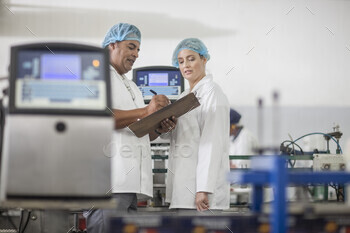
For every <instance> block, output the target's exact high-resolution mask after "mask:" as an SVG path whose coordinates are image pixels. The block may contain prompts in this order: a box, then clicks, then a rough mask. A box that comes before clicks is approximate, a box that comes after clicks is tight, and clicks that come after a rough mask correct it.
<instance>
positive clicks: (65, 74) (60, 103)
mask: <svg viewBox="0 0 350 233" xmlns="http://www.w3.org/2000/svg"><path fill="white" fill-rule="evenodd" d="M105 62H106V61H105V59H104V54H103V53H100V52H93V51H59V52H52V51H49V50H23V51H19V52H18V55H17V64H16V69H15V75H14V76H15V78H16V79H15V108H17V109H75V110H104V109H105V108H106V106H107V97H106V96H107V95H106V77H105V76H106V70H105Z"/></svg>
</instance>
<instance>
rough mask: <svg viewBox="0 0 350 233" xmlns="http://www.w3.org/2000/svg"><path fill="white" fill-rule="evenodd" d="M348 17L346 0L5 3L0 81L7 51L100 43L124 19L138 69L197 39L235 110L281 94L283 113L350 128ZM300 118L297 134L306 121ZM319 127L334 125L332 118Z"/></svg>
mask: <svg viewBox="0 0 350 233" xmlns="http://www.w3.org/2000/svg"><path fill="white" fill-rule="evenodd" d="M349 12H350V1H347V0H308V1H306V0H294V1H292V0H217V1H214V0H212V1H209V0H206V1H205V0H204V1H188V0H177V1H162V0H148V1H141V0H136V1H115V0H100V1H84V0H75V1H69V0H61V1H54V0H46V1H39V0H2V4H1V5H0V61H1V63H0V77H1V76H5V75H7V66H8V64H9V48H10V46H11V45H13V44H16V43H27V42H30V41H38V40H39V41H46V40H50V41H51V40H55V41H57V40H59V41H62V40H64V41H77V42H81V43H90V44H94V45H99V44H100V43H101V40H102V38H103V37H104V35H105V33H106V31H107V30H108V29H109V28H110V27H111V26H112V25H113V24H115V23H117V22H129V23H133V24H135V25H137V26H138V27H139V28H140V29H141V31H142V36H143V40H142V45H141V53H140V57H139V59H138V61H137V62H136V63H135V67H139V66H147V65H170V64H171V61H170V59H171V55H172V51H173V49H174V47H175V46H176V44H177V43H178V42H179V41H180V40H181V39H183V38H185V37H199V38H201V39H202V40H203V41H204V42H205V43H206V45H207V47H208V48H209V52H210V54H211V57H212V59H211V60H210V61H209V62H208V66H207V68H208V70H209V71H210V72H212V73H213V74H214V77H215V79H216V81H217V82H218V83H219V84H220V85H221V86H222V88H223V90H224V91H225V92H226V94H227V96H228V97H229V100H230V103H231V105H232V106H234V107H236V108H246V107H249V108H254V106H256V103H257V99H258V98H260V97H261V98H263V99H264V100H265V103H266V105H268V106H270V105H271V103H272V98H271V95H272V92H273V91H278V92H279V93H280V97H281V98H280V101H279V105H280V106H281V107H284V108H290V107H297V108H299V107H300V108H308V107H313V108H315V113H314V114H315V116H314V118H317V116H318V115H319V113H320V112H323V111H327V109H329V107H337V109H339V111H337V113H338V114H339V121H340V119H342V120H341V121H342V122H343V123H342V124H343V125H344V124H345V126H344V127H343V128H344V129H349V127H350V126H349V125H350V124H349V123H348V121H347V117H346V116H348V115H346V114H348V113H346V114H345V112H348V109H349V107H350V94H349V91H348V89H349V87H350V77H349V74H350V65H349V64H350V14H349ZM129 76H130V75H129ZM301 114H302V113H301ZM285 117H287V116H285ZM335 117H336V116H335ZM247 118H249V117H247ZM311 118H312V117H310V118H309V119H311ZM287 120H288V119H287ZM290 120H292V119H290ZM300 120H301V122H300V124H299V125H293V127H300V128H301V129H302V128H305V126H306V125H308V124H309V123H310V122H308V121H307V119H305V120H304V121H303V118H301V119H300ZM325 121H326V122H325V124H326V123H327V125H328V126H329V127H328V126H327V127H328V128H331V126H332V124H333V121H337V119H328V120H327V119H325ZM248 124H249V122H248ZM253 127H254V126H253ZM324 127H326V126H324ZM267 130H268V129H267ZM349 130H350V129H349ZM283 133H285V132H281V134H283ZM345 133H350V132H345Z"/></svg>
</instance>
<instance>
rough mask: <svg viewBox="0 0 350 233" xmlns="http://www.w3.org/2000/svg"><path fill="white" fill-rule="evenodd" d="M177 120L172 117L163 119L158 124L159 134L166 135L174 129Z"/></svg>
mask: <svg viewBox="0 0 350 233" xmlns="http://www.w3.org/2000/svg"><path fill="white" fill-rule="evenodd" d="M176 123H177V118H176V117H174V116H172V117H171V118H170V119H165V120H162V121H161V122H160V127H159V128H158V129H157V131H158V132H159V133H168V132H170V131H172V130H173V129H175V126H176Z"/></svg>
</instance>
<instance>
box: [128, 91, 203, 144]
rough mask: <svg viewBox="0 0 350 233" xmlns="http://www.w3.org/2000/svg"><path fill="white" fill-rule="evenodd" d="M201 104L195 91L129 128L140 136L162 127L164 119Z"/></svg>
mask: <svg viewBox="0 0 350 233" xmlns="http://www.w3.org/2000/svg"><path fill="white" fill-rule="evenodd" d="M199 105H200V103H199V101H198V99H197V97H196V96H195V95H194V93H192V92H191V93H189V94H187V95H185V96H184V97H182V98H181V99H178V100H177V101H175V102H174V103H172V104H169V105H168V106H166V107H164V108H162V109H160V110H159V111H157V112H154V113H152V114H151V115H149V116H147V117H145V118H143V119H141V120H139V121H136V122H134V123H132V124H130V125H129V126H128V128H129V129H130V130H131V131H132V132H133V133H134V134H135V136H136V137H138V138H140V137H143V136H145V135H146V134H149V133H150V132H152V131H154V130H155V129H157V128H159V127H160V122H161V121H162V120H164V119H167V118H170V117H172V116H175V117H176V118H178V117H180V116H182V115H184V114H185V113H187V112H190V111H192V110H193V109H195V108H196V107H198V106H199Z"/></svg>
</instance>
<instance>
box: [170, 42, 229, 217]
mask: <svg viewBox="0 0 350 233" xmlns="http://www.w3.org/2000/svg"><path fill="white" fill-rule="evenodd" d="M209 58H210V56H209V54H208V50H207V48H206V46H205V45H204V44H203V42H202V41H200V40H199V39H196V38H189V39H185V40H183V41H181V42H180V44H179V45H178V46H177V47H176V49H175V51H174V54H173V60H172V61H173V65H174V66H176V67H179V68H180V71H181V73H182V75H183V77H184V78H185V79H186V80H187V81H188V82H189V85H190V88H189V89H188V90H185V91H184V92H183V93H182V96H184V95H186V94H188V93H190V92H193V93H195V95H196V97H197V98H198V99H199V102H200V106H199V107H198V108H196V109H194V110H192V111H190V112H188V113H186V114H185V115H183V116H181V117H179V119H178V122H177V126H176V128H175V129H174V130H173V131H172V132H171V133H169V135H170V136H171V139H170V140H171V143H170V152H169V164H168V176H167V188H166V202H169V203H170V208H171V209H197V210H198V211H203V210H208V209H210V210H222V209H227V208H229V198H230V193H229V192H230V187H229V182H228V181H227V178H226V176H227V173H228V172H229V128H230V127H229V122H230V121H229V110H230V108H229V103H228V100H227V97H226V95H225V94H224V93H223V91H222V90H221V88H220V87H219V86H218V85H217V84H216V83H215V82H214V81H213V76H212V75H210V74H206V70H205V66H206V63H207V61H208V60H209Z"/></svg>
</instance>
